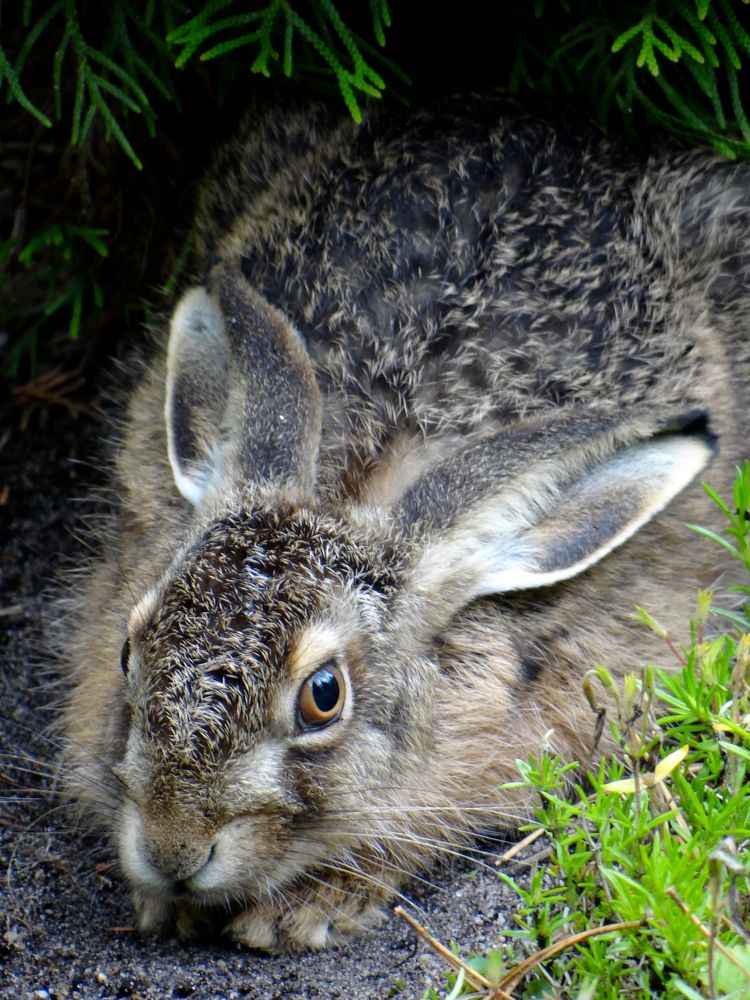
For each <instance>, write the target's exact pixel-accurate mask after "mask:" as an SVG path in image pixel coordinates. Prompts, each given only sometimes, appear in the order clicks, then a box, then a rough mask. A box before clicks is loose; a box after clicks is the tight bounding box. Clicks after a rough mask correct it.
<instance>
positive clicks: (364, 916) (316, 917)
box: [226, 883, 385, 951]
mask: <svg viewBox="0 0 750 1000" xmlns="http://www.w3.org/2000/svg"><path fill="white" fill-rule="evenodd" d="M378 896H379V898H378V899H373V898H372V897H371V896H368V895H366V894H365V893H363V892H362V890H361V888H360V889H359V891H352V887H351V885H348V886H347V887H344V886H343V885H341V886H339V885H336V884H333V883H331V884H329V885H326V886H311V887H310V888H308V889H307V890H306V891H304V892H301V893H300V892H299V891H298V890H295V891H294V894H293V897H292V895H291V894H290V898H289V899H288V900H287V901H286V904H285V905H284V904H282V905H281V906H274V905H272V904H268V905H266V906H262V905H261V906H254V907H252V908H251V909H248V910H243V911H242V913H239V914H237V916H236V917H234V919H233V920H232V921H231V922H230V924H229V925H228V927H227V929H226V933H227V934H228V935H229V936H230V938H231V939H232V940H233V941H237V942H238V943H240V944H243V945H245V946H247V947H248V948H259V949H260V950H261V951H284V950H289V951H303V950H307V949H317V948H325V947H326V946H327V945H330V944H335V943H336V942H338V941H340V940H341V939H342V938H343V937H345V936H346V935H348V934H357V933H359V932H360V931H363V930H366V929H367V928H369V927H374V926H376V925H377V924H379V923H381V922H382V921H383V919H384V918H385V913H384V910H383V908H382V905H381V904H382V903H383V901H384V897H383V894H378Z"/></svg>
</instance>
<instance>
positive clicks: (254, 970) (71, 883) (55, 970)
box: [0, 408, 513, 1000]
mask: <svg viewBox="0 0 750 1000" xmlns="http://www.w3.org/2000/svg"><path fill="white" fill-rule="evenodd" d="M98 434H99V427H98V426H97V425H96V423H95V422H93V421H91V420H88V419H86V418H78V419H77V420H73V419H71V418H70V417H69V416H68V415H66V414H65V412H64V411H63V410H61V409H60V410H55V409H54V408H50V409H48V410H46V411H43V412H39V413H37V414H35V415H32V420H31V426H30V427H29V428H28V429H27V430H25V431H21V430H20V429H19V428H18V425H17V419H16V417H15V416H14V418H13V421H12V426H8V427H7V428H6V429H2V428H0V997H2V998H3V1000H4V998H14V1000H26V998H29V1000H31V998H34V1000H67V998H71V1000H73V998H81V1000H88V998H102V1000H103V998H107V1000H110V998H111V1000H119V998H131V1000H161V998H171V997H194V998H196V1000H198V998H200V1000H219V998H227V1000H228V998H248V1000H254V998H268V1000H271V998H290V1000H291V998H297V997H305V998H307V997H326V998H335V997H346V998H349V1000H359V998H386V997H389V996H398V997H405V998H419V997H422V995H423V993H424V991H425V990H426V989H427V988H428V987H429V986H435V987H436V988H437V989H438V991H439V992H441V993H442V992H444V991H445V988H446V987H445V980H444V978H443V970H444V964H443V962H442V961H441V960H440V959H438V957H437V956H435V955H434V953H433V952H432V951H431V950H430V949H429V948H428V946H427V945H426V944H425V943H424V942H423V941H421V939H418V938H417V937H416V936H415V934H414V933H413V931H412V930H411V929H410V928H409V927H408V926H407V925H406V923H405V922H404V921H403V920H401V919H399V918H398V917H396V916H393V915H390V916H389V917H388V919H387V920H386V921H385V923H384V924H383V926H382V927H381V928H379V929H378V930H377V931H375V932H372V933H369V934H367V935H366V936H363V937H359V938H356V939H352V940H351V942H350V943H347V944H346V945H344V946H342V947H339V948H334V949H329V950H327V951H323V952H318V953H309V954H304V955H300V956H293V957H276V956H267V955H262V954H257V953H251V952H249V951H241V950H237V949H234V948H232V947H229V946H227V947H222V946H220V945H219V946H217V945H211V946H208V945H204V946H201V945H190V946H187V945H184V944H181V943H179V942H177V941H172V940H153V939H142V938H140V937H139V936H138V935H137V934H135V933H133V932H132V931H131V930H128V929H127V928H128V925H129V924H130V922H131V911H130V905H129V901H128V898H127V893H126V891H125V889H124V887H123V884H122V882H121V881H120V879H119V878H118V876H117V874H116V872H115V871H113V870H112V869H111V867H110V866H109V862H110V861H111V860H112V855H111V852H110V851H109V849H108V846H107V845H106V844H101V843H97V842H94V841H92V839H91V838H87V837H86V836H85V835H84V834H83V833H82V832H81V831H77V830H75V829H72V828H71V826H70V818H69V816H68V815H67V814H66V808H65V805H64V803H62V802H61V801H60V800H59V798H58V797H56V795H55V791H54V761H55V756H56V747H55V743H54V739H53V738H52V737H51V736H50V735H49V728H48V727H49V724H50V722H51V721H52V719H53V717H54V701H55V698H56V697H58V695H59V689H60V683H63V684H64V679H63V680H62V682H61V680H60V679H59V678H56V677H55V674H54V669H53V671H52V673H51V674H50V673H49V666H47V667H46V668H45V666H44V662H43V658H42V650H43V642H42V639H41V635H42V632H43V621H44V616H45V611H46V610H47V609H48V602H47V601H46V599H45V596H44V595H45V592H46V591H47V590H48V588H49V587H50V585H51V583H52V581H53V579H54V574H55V572H56V570H57V569H58V568H59V567H60V565H61V564H62V563H64V562H65V561H66V560H67V561H73V562H75V560H76V557H77V556H78V558H80V553H81V551H82V542H81V541H80V540H76V538H75V536H74V534H73V532H74V529H75V526H76V523H77V519H78V517H79V516H80V514H81V513H82V512H85V510H86V509H87V504H86V502H83V503H82V502H81V499H80V498H81V496H82V495H85V492H86V488H87V485H88V483H89V482H90V481H91V480H94V481H95V480H96V479H97V475H98V474H97V472H96V468H97V467H98V466H100V464H101V463H100V460H99V459H100V457H101V451H100V450H99V446H98V443H97V437H98ZM434 881H435V885H434V886H428V885H420V884H417V885H414V886H412V887H411V889H410V890H409V892H408V895H409V898H410V899H411V900H413V904H414V905H413V907H412V908H411V909H412V912H413V914H414V915H415V916H416V917H417V919H418V920H420V921H421V922H422V923H424V924H425V925H426V926H427V927H428V928H429V929H430V931H431V932H432V933H433V934H434V935H435V936H437V937H438V938H439V939H441V940H442V941H443V942H445V943H449V942H450V941H451V940H456V941H458V942H460V948H461V953H462V954H464V955H467V954H468V953H469V952H470V951H471V950H472V949H476V950H477V951H486V950H487V949H489V948H491V947H492V946H493V945H494V944H495V943H496V942H497V940H498V932H499V931H500V930H501V929H502V928H503V927H504V926H506V925H507V924H508V922H509V921H510V920H511V916H510V913H511V907H512V902H513V900H512V896H511V894H510V892H509V890H507V889H506V888H505V887H504V886H503V884H502V883H501V882H500V880H499V879H498V878H497V877H496V875H495V874H494V871H492V870H483V869H482V867H481V864H480V865H477V864H470V863H463V864H462V866H460V867H459V868H457V869H456V870H455V871H453V872H451V873H448V872H443V873H442V874H441V875H439V876H436V877H435V880H434Z"/></svg>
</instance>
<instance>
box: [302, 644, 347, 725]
mask: <svg viewBox="0 0 750 1000" xmlns="http://www.w3.org/2000/svg"><path fill="white" fill-rule="evenodd" d="M345 688H346V686H345V684H344V678H343V676H342V673H341V671H340V670H339V668H338V667H337V666H336V664H335V662H334V661H333V660H329V661H328V662H327V663H326V664H325V665H324V666H322V667H320V668H319V669H318V670H316V671H315V673H314V674H310V676H309V677H308V678H307V680H306V681H305V683H304V684H303V685H302V687H301V688H300V692H299V706H298V711H297V717H298V721H299V724H300V726H301V727H302V728H303V729H311V728H313V727H316V726H325V725H326V724H327V723H328V722H333V721H334V719H337V718H338V717H339V715H341V709H342V708H343V707H344V692H345Z"/></svg>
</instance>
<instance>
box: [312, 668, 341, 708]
mask: <svg viewBox="0 0 750 1000" xmlns="http://www.w3.org/2000/svg"><path fill="white" fill-rule="evenodd" d="M311 686H312V696H313V701H314V702H315V707H316V708H317V709H318V711H320V712H330V711H331V710H332V709H334V708H335V707H336V705H337V703H338V700H339V682H338V681H337V680H336V678H335V677H334V675H333V674H332V673H331V671H330V670H319V671H318V672H317V674H316V675H315V677H313V679H312V683H311Z"/></svg>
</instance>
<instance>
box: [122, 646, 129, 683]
mask: <svg viewBox="0 0 750 1000" xmlns="http://www.w3.org/2000/svg"><path fill="white" fill-rule="evenodd" d="M129 666H130V639H126V640H125V642H124V643H123V644H122V649H121V650H120V667H121V669H122V672H123V673H124V674H125V676H126V677H127V676H128V667H129Z"/></svg>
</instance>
